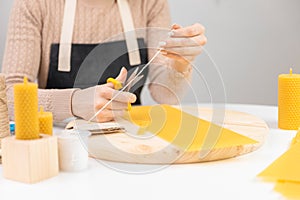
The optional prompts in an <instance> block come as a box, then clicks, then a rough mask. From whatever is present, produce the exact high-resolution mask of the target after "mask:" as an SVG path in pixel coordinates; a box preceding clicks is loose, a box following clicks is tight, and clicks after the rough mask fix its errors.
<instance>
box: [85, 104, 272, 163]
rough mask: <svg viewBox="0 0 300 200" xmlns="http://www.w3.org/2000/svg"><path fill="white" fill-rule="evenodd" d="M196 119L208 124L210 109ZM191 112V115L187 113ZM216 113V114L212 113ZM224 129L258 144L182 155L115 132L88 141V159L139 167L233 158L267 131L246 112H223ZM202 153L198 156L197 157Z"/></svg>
mask: <svg viewBox="0 0 300 200" xmlns="http://www.w3.org/2000/svg"><path fill="white" fill-rule="evenodd" d="M198 110H199V112H198V113H199V114H198V116H199V117H200V118H202V119H204V120H207V121H211V119H212V116H213V111H212V109H210V108H198ZM184 111H185V112H188V113H191V114H192V113H195V107H185V109H184ZM189 111H190V112H189ZM215 113H216V112H215ZM224 116H225V118H224V121H223V123H221V122H220V123H218V122H215V123H217V124H219V125H221V124H223V125H222V126H223V127H224V128H227V129H230V130H232V131H234V132H236V133H239V134H241V135H244V136H247V137H249V138H251V139H254V140H256V141H258V143H256V144H248V145H240V146H235V147H229V148H222V149H213V150H210V151H209V152H200V151H192V152H184V151H182V150H181V149H180V148H179V147H176V146H174V145H171V144H170V143H168V142H166V141H165V140H163V139H161V138H159V137H156V136H153V137H150V138H145V139H141V138H134V137H132V136H131V135H130V134H126V133H115V134H106V135H95V136H91V137H90V138H89V143H88V145H89V147H88V148H89V153H90V156H91V157H93V158H96V159H101V160H108V161H116V162H124V163H141V164H170V163H195V162H207V161H214V160H221V159H226V158H232V157H236V156H240V155H243V154H247V153H250V152H253V151H255V150H257V149H258V148H259V147H261V145H262V144H263V143H264V141H265V139H266V136H267V134H268V132H269V128H268V126H267V124H266V123H265V121H263V120H262V119H260V118H258V117H256V116H254V115H250V114H247V113H242V112H237V111H225V115H224ZM200 153H201V154H200Z"/></svg>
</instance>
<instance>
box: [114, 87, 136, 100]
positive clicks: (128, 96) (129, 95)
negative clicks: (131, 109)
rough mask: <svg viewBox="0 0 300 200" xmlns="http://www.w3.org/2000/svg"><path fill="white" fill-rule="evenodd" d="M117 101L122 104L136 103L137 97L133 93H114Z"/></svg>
mask: <svg viewBox="0 0 300 200" xmlns="http://www.w3.org/2000/svg"><path fill="white" fill-rule="evenodd" d="M114 97H115V99H114V100H115V101H118V102H121V103H134V102H135V101H136V96H135V94H133V93H130V92H119V91H116V90H115V92H114Z"/></svg>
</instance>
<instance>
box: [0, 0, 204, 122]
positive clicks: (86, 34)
mask: <svg viewBox="0 0 300 200" xmlns="http://www.w3.org/2000/svg"><path fill="white" fill-rule="evenodd" d="M133 11H134V12H133ZM145 27H150V28H151V27H159V28H167V29H169V28H170V14H169V9H168V3H167V0H138V1H134V0H117V1H116V0H77V1H76V0H15V3H14V6H13V9H12V13H11V17H10V22H9V29H8V35H7V43H6V50H5V55H4V61H3V67H2V70H3V73H5V74H6V78H7V79H6V80H7V85H8V98H9V101H10V102H11V103H10V104H9V111H10V114H11V116H12V113H13V103H12V102H13V89H12V86H13V85H14V84H15V83H19V82H22V81H23V77H24V76H27V77H28V79H29V80H30V81H32V82H34V81H36V80H38V84H39V91H38V93H39V94H38V95H39V104H40V105H43V106H44V108H45V109H46V110H47V111H51V112H52V113H53V115H54V119H55V120H56V121H60V120H63V119H66V118H68V117H72V116H77V117H81V118H84V119H89V118H90V117H91V116H93V115H94V114H95V112H96V111H97V110H99V109H100V108H101V107H102V106H103V105H105V104H106V103H107V102H108V101H109V100H110V99H111V98H112V97H113V96H114V94H116V90H115V89H114V88H113V85H112V84H111V83H106V78H107V77H116V76H117V75H118V77H117V79H118V80H119V81H121V82H124V81H125V79H126V77H127V70H130V69H131V68H132V67H136V66H139V65H141V64H146V63H147V62H148V61H149V59H148V57H149V58H150V59H151V58H152V56H153V55H154V54H155V51H151V50H150V51H148V52H147V51H146V52H145V51H144V52H143V51H142V50H136V49H135V48H134V47H138V48H139V49H142V48H141V46H146V43H145V41H147V44H148V45H149V44H152V45H153V44H154V43H156V44H157V45H158V44H159V45H160V48H161V49H162V50H161V55H160V56H159V57H160V58H158V59H157V61H156V63H159V62H161V64H160V65H157V64H156V65H153V66H151V67H150V68H149V72H147V71H146V72H145V73H144V75H145V76H147V75H148V78H149V80H150V84H149V90H150V93H151V95H152V97H153V99H154V100H156V101H157V102H158V103H172V104H173V103H178V98H177V96H179V97H181V96H182V94H183V91H184V89H185V88H184V87H185V85H186V80H189V79H190V77H191V65H190V62H191V61H193V60H194V58H195V57H196V56H197V55H198V54H200V53H201V46H203V45H205V43H206V37H205V35H204V28H203V26H202V25H200V24H194V25H192V26H188V27H181V26H179V25H173V26H172V27H171V29H170V33H169V37H168V38H167V39H165V40H163V41H160V39H159V38H158V37H156V35H155V32H154V33H153V32H152V33H151V31H149V32H147V33H146V34H145V35H144V38H142V40H140V38H139V39H137V35H138V34H137V35H135V34H134V33H132V31H131V33H130V30H133V29H138V28H145ZM122 32H125V38H126V41H125V40H124V41H121V42H120V41H113V42H106V40H107V38H110V37H111V36H113V35H117V34H120V33H122ZM126 33H127V34H126ZM101 43H102V44H103V45H102V46H101V47H102V48H101V49H102V51H103V49H104V51H103V52H104V53H106V52H110V51H111V52H113V50H114V49H119V48H120V49H122V48H123V47H124V46H125V48H126V47H127V51H128V53H126V55H124V56H121V57H120V58H118V59H117V60H112V62H110V63H107V66H104V68H106V69H105V70H103V69H102V68H103V67H98V69H97V70H100V71H101V70H102V71H101V74H103V76H101V78H100V80H99V82H98V83H95V82H93V81H92V82H90V83H88V84H86V85H85V86H82V87H80V86H78V87H75V86H76V84H75V83H76V80H75V79H76V76H78V74H79V73H78V72H79V70H80V66H81V65H82V64H83V63H84V61H85V58H86V56H87V55H88V54H89V53H90V52H91V51H92V50H93V49H95V48H96V45H97V44H101ZM112 54H113V53H108V55H112ZM148 54H149V55H148ZM98 57H101V56H98ZM101 62H102V61H101ZM101 62H100V63H101ZM117 64H118V65H117ZM166 65H167V66H166ZM122 66H125V67H126V68H127V70H126V69H124V68H123V69H122V70H121V67H122ZM92 72H93V70H91V71H90V72H88V73H87V77H89V76H90V75H92V74H93V73H92ZM97 73H98V72H97ZM118 73H119V74H118ZM94 74H95V73H94ZM79 75H80V74H79ZM145 78H146V77H144V80H143V82H144V81H145ZM85 80H87V79H85ZM73 86H74V87H75V88H73ZM140 92H141V88H139V89H137V90H136V92H135V94H133V93H130V92H123V93H122V94H121V95H119V97H118V98H117V99H115V100H114V101H113V102H112V103H111V104H110V105H109V106H108V107H107V108H106V109H104V111H103V112H101V113H99V114H98V116H97V118H96V119H97V121H99V122H104V121H110V120H112V119H113V117H114V116H115V115H122V113H123V111H124V110H125V109H126V108H127V104H128V103H133V102H135V101H136V100H137V99H138V100H139V95H140Z"/></svg>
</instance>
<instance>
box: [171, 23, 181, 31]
mask: <svg viewBox="0 0 300 200" xmlns="http://www.w3.org/2000/svg"><path fill="white" fill-rule="evenodd" d="M180 28H182V27H181V26H180V25H178V24H176V23H175V24H173V25H172V27H171V29H174V30H176V29H180Z"/></svg>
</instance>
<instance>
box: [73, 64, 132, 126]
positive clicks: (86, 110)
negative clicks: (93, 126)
mask: <svg viewBox="0 0 300 200" xmlns="http://www.w3.org/2000/svg"><path fill="white" fill-rule="evenodd" d="M126 76H127V70H126V69H125V68H122V70H121V72H120V74H119V75H118V77H117V78H116V79H117V80H118V81H120V82H125V80H126ZM117 92H118V91H117V90H115V89H114V86H113V84H112V83H106V84H103V85H98V86H94V87H90V88H87V89H84V90H77V91H76V92H75V93H74V94H73V98H72V111H73V114H74V115H75V116H78V117H81V118H83V119H85V120H89V119H90V118H91V117H92V116H93V115H94V114H95V113H96V112H97V111H98V110H99V109H101V108H102V107H103V106H104V105H105V104H106V103H107V102H108V101H109V100H110V99H112V98H113V96H114V95H115V94H116V93H117ZM135 101H136V96H135V95H134V94H132V93H129V92H122V93H121V94H120V95H118V96H117V98H116V99H115V100H114V101H112V102H111V103H110V104H109V105H108V106H107V107H106V108H105V109H104V110H103V111H102V112H100V113H99V114H98V115H97V117H96V121H97V122H107V121H111V120H113V119H114V118H115V117H116V116H123V114H124V110H126V109H127V107H128V103H134V102H135Z"/></svg>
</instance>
